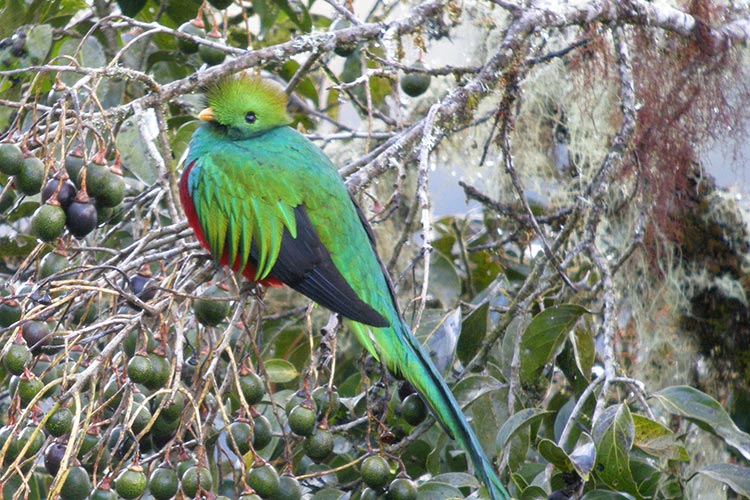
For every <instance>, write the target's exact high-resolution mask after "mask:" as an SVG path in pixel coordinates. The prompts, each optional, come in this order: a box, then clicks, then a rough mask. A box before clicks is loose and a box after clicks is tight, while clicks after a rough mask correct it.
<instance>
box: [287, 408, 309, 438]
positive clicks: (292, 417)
mask: <svg viewBox="0 0 750 500" xmlns="http://www.w3.org/2000/svg"><path fill="white" fill-rule="evenodd" d="M288 422H289V428H290V429H292V432H294V433H295V434H297V435H298V436H309V435H310V434H312V433H313V431H314V430H315V410H314V409H312V408H310V407H308V406H305V405H304V404H301V405H297V406H295V407H294V408H292V411H291V412H289V419H288Z"/></svg>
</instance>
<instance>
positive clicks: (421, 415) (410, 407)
mask: <svg viewBox="0 0 750 500" xmlns="http://www.w3.org/2000/svg"><path fill="white" fill-rule="evenodd" d="M401 415H402V416H403V417H404V420H406V421H407V422H408V423H409V424H410V425H419V424H421V423H422V422H424V419H425V418H427V406H425V404H424V401H423V400H422V397H421V396H420V395H419V394H410V395H409V396H407V397H406V399H404V401H403V402H402V403H401Z"/></svg>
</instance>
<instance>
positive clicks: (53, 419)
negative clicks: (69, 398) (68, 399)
mask: <svg viewBox="0 0 750 500" xmlns="http://www.w3.org/2000/svg"><path fill="white" fill-rule="evenodd" d="M72 428H73V412H72V411H70V410H69V409H68V408H65V407H60V408H58V409H57V410H56V411H55V412H54V413H53V414H52V415H50V416H49V418H48V419H47V422H46V423H45V424H44V429H45V430H46V431H47V432H49V433H50V434H52V435H53V436H55V437H60V436H64V435H65V434H67V433H69V432H70V430H71V429H72Z"/></svg>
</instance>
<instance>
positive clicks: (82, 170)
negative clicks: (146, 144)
mask: <svg viewBox="0 0 750 500" xmlns="http://www.w3.org/2000/svg"><path fill="white" fill-rule="evenodd" d="M0 173H2V174H5V175H7V176H12V181H13V186H14V187H15V190H16V191H17V192H18V193H20V194H22V195H26V196H34V195H36V194H39V193H41V204H40V206H39V208H37V210H36V211H35V212H34V214H33V215H32V217H31V227H30V232H31V234H33V235H34V236H36V237H37V238H39V239H40V240H42V241H46V242H51V241H54V240H55V239H56V238H58V237H60V236H62V234H63V231H64V230H65V228H67V229H68V231H69V232H70V234H72V235H73V236H75V237H76V238H83V237H85V236H86V235H87V234H89V233H90V232H91V231H93V230H94V228H96V226H97V223H98V221H99V220H100V219H104V218H109V217H110V216H111V215H112V213H114V211H115V207H117V206H118V205H120V204H121V203H122V200H123V199H124V197H125V181H124V179H123V177H122V171H121V170H120V167H119V162H116V163H115V166H114V167H113V168H109V167H107V165H106V161H105V160H104V158H103V157H102V155H96V156H95V157H94V158H93V159H92V161H90V162H89V163H88V164H86V165H84V161H83V156H82V155H81V153H80V149H76V150H74V151H73V152H71V153H70V154H69V155H68V156H67V158H66V160H65V168H64V169H58V170H57V171H55V167H54V166H49V167H47V166H46V165H45V163H44V162H43V161H42V160H41V159H39V158H37V157H36V156H33V155H30V154H24V153H23V152H22V150H21V148H19V147H18V146H17V145H16V144H11V143H2V144H0ZM45 179H46V182H45ZM70 179H75V182H71V180H70ZM6 196H7V197H8V198H9V200H10V201H11V203H12V197H11V196H12V195H8V194H7V193H6ZM0 205H3V209H6V208H8V206H9V205H8V204H7V203H6V202H4V201H3V202H0Z"/></svg>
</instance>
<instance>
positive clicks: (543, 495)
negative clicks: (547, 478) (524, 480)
mask: <svg viewBox="0 0 750 500" xmlns="http://www.w3.org/2000/svg"><path fill="white" fill-rule="evenodd" d="M521 500H547V492H546V491H544V488H542V487H541V486H537V485H531V486H529V487H528V488H526V489H525V490H523V493H522V494H521Z"/></svg>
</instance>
